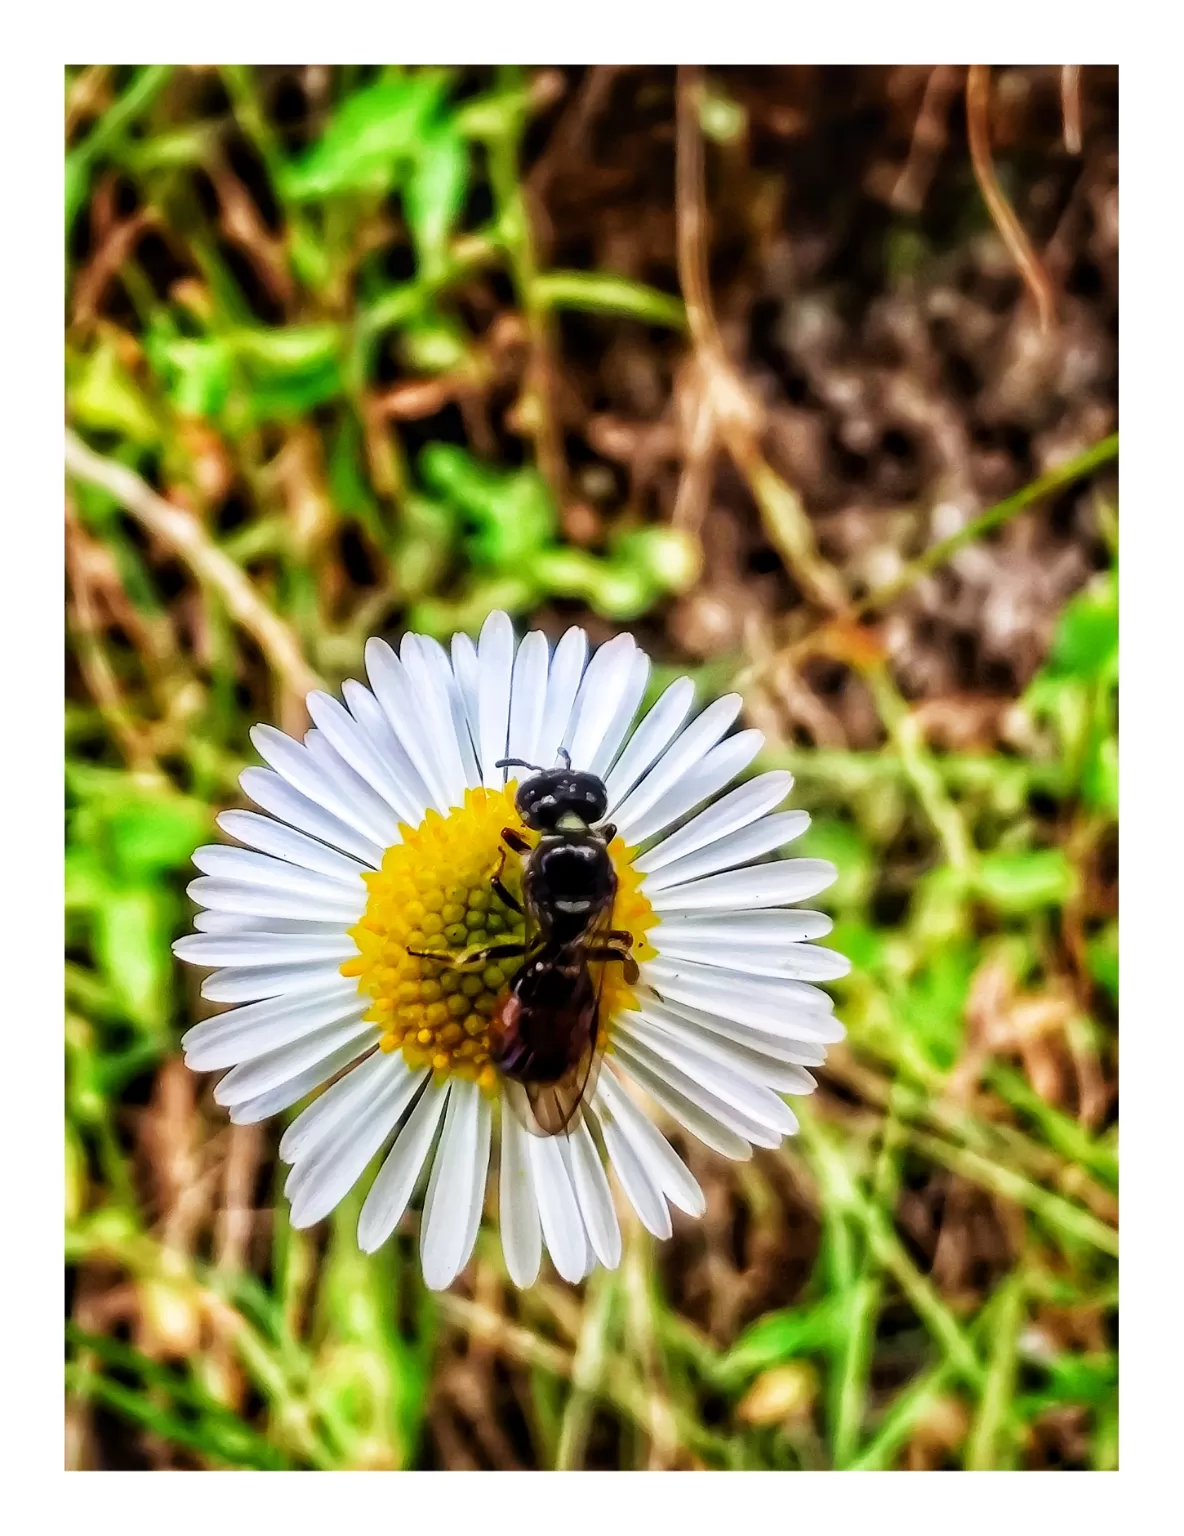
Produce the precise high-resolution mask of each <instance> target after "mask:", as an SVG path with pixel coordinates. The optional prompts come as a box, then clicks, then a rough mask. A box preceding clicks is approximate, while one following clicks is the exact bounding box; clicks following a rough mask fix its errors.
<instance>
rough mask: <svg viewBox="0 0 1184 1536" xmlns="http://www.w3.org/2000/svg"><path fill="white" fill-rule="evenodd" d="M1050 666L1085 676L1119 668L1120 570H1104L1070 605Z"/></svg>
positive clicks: (1062, 618) (1060, 627)
mask: <svg viewBox="0 0 1184 1536" xmlns="http://www.w3.org/2000/svg"><path fill="white" fill-rule="evenodd" d="M1050 666H1051V667H1052V668H1053V669H1055V670H1056V671H1057V672H1061V673H1067V674H1069V675H1071V676H1075V677H1081V678H1094V677H1100V676H1102V675H1104V674H1106V673H1107V672H1109V671H1111V670H1112V669H1113V670H1114V671H1116V670H1117V666H1118V576H1117V572H1115V571H1106V572H1104V573H1103V574H1102V575H1101V576H1099V577H1098V578H1096V579H1095V580H1094V581H1093V582H1091V584H1090V585H1089V586H1088V587H1086V588H1085V590H1084V591H1083V592H1079V593H1078V594H1077V596H1076V597H1075V598H1073V600H1072V601H1071V602H1070V603H1068V604H1067V605H1066V607H1065V611H1064V612H1063V613H1062V614H1061V619H1060V623H1059V624H1058V625H1057V632H1056V637H1055V639H1054V640H1053V645H1052V654H1051V656H1050Z"/></svg>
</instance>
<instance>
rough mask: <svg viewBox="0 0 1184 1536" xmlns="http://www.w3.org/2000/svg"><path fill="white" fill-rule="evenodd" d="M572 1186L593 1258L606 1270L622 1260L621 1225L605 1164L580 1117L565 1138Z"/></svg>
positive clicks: (613, 1267) (614, 1267) (590, 1133)
mask: <svg viewBox="0 0 1184 1536" xmlns="http://www.w3.org/2000/svg"><path fill="white" fill-rule="evenodd" d="M567 1148H568V1151H569V1153H570V1154H571V1157H570V1169H571V1176H572V1185H573V1187H574V1189H575V1192H576V1199H577V1200H578V1201H579V1204H580V1214H581V1215H582V1216H583V1218H584V1229H585V1231H586V1232H587V1234H588V1241H589V1242H590V1243H591V1244H592V1248H593V1251H594V1252H595V1254H596V1257H597V1258H598V1259H599V1260H600V1262H601V1263H602V1264H603V1265H604V1267H605V1268H606V1269H616V1267H617V1265H618V1264H619V1263H620V1262H621V1228H620V1225H619V1223H618V1222H617V1213H616V1210H615V1209H614V1207H613V1194H612V1190H611V1189H610V1188H609V1184H608V1179H607V1177H606V1176H605V1172H604V1164H603V1163H602V1162H601V1161H600V1153H599V1152H598V1151H597V1150H596V1143H595V1142H594V1141H593V1140H592V1132H591V1131H590V1130H589V1129H588V1126H587V1124H586V1123H585V1121H584V1120H582V1119H581V1121H580V1123H579V1125H578V1127H577V1128H576V1129H575V1130H574V1131H572V1132H571V1134H570V1135H569V1136H568V1137H567Z"/></svg>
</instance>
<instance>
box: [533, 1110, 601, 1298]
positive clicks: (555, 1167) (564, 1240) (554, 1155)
mask: <svg viewBox="0 0 1184 1536" xmlns="http://www.w3.org/2000/svg"><path fill="white" fill-rule="evenodd" d="M526 1140H527V1155H528V1156H529V1158H530V1171H531V1176H532V1178H533V1181H534V1190H535V1195H536V1197H537V1199H538V1203H539V1220H540V1222H541V1223H542V1228H543V1238H544V1240H545V1242H546V1244H547V1252H548V1253H549V1254H550V1255H551V1260H552V1262H553V1263H554V1265H555V1268H556V1269H557V1270H558V1271H559V1273H560V1274H561V1275H562V1276H563V1278H564V1279H565V1280H570V1281H571V1282H572V1284H575V1283H576V1281H578V1280H582V1279H583V1277H584V1270H585V1266H586V1264H587V1255H588V1244H587V1239H586V1237H585V1235H584V1220H583V1217H582V1216H581V1215H580V1207H579V1203H578V1201H577V1200H576V1194H575V1190H574V1189H572V1187H571V1177H570V1175H569V1174H568V1171H567V1164H566V1163H565V1162H564V1160H563V1154H562V1153H561V1152H560V1150H559V1146H558V1140H557V1138H556V1137H554V1136H530V1135H528V1136H527V1139H526Z"/></svg>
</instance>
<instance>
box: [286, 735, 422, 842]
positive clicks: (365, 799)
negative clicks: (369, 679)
mask: <svg viewBox="0 0 1184 1536" xmlns="http://www.w3.org/2000/svg"><path fill="white" fill-rule="evenodd" d="M342 714H343V716H344V718H345V719H347V720H349V722H350V727H351V729H353V730H357V722H356V721H354V720H353V719H352V717H351V716H349V715H347V714H345V711H344V710H343V711H342ZM358 734H359V735H360V734H361V733H360V732H359V733H358ZM304 749H305V751H306V752H307V753H308V755H309V757H310V758H311V759H312V761H313V762H314V763H315V764H316V766H317V767H318V768H319V769H320V771H321V774H322V776H323V778H324V779H325V781H326V782H331V783H332V785H333V788H334V792H335V793H336V794H337V796H338V797H339V798H340V799H342V800H343V801H345V803H346V804H348V805H349V806H350V807H351V810H352V812H353V817H354V820H355V821H357V822H359V823H361V824H362V825H363V826H364V827H365V828H366V829H367V830H368V831H369V834H370V836H371V837H373V838H375V839H377V841H379V842H381V843H382V845H383V847H385V848H389V847H390V845H391V844H392V843H397V842H398V840H399V813H398V811H396V810H395V808H394V807H393V806H392V805H391V803H390V801H389V800H387V799H386V798H385V796H383V795H380V794H379V793H378V791H377V790H376V789H371V787H370V785H369V784H368V783H367V782H366V780H365V779H364V778H363V777H362V775H361V774H360V773H358V771H357V770H356V769H354V768H351V767H350V765H349V763H348V762H347V761H346V760H345V758H344V757H343V756H342V755H341V753H340V752H338V750H337V748H336V747H335V746H334V745H333V743H332V742H331V741H330V740H329V738H328V737H327V736H326V735H325V733H324V731H321V730H318V729H317V728H316V726H314V727H313V728H312V730H310V731H307V732H306V733H305V736H304Z"/></svg>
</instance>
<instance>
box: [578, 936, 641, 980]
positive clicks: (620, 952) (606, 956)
mask: <svg viewBox="0 0 1184 1536" xmlns="http://www.w3.org/2000/svg"><path fill="white" fill-rule="evenodd" d="M588 959H589V960H603V961H605V962H607V961H609V960H619V961H620V962H621V965H622V967H623V969H624V973H625V980H626V981H627V982H628V983H629V985H630V986H632V985H633V984H634V982H635V981H636V980H637V978H638V977H639V976H640V975H641V972H640V971H639V970H638V968H637V961H636V960H635V959H634V958H633V956H632V955H631V954H630V953H629V951H628V950H627V949H621V948H618V947H617V945H615V944H601V945H597V946H596V947H595V948H594V949H589V950H588Z"/></svg>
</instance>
